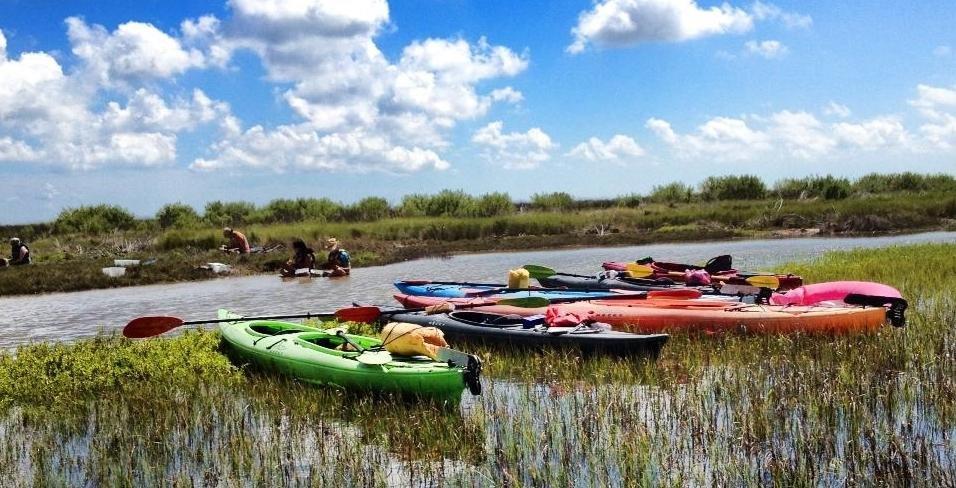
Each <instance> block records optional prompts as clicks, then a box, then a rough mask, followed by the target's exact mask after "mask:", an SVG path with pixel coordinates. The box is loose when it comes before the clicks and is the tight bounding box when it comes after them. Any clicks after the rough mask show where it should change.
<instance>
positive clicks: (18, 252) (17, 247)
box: [7, 237, 31, 266]
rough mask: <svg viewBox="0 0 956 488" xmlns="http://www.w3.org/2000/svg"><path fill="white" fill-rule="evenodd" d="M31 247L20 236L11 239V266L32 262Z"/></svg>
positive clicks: (9, 262)
mask: <svg viewBox="0 0 956 488" xmlns="http://www.w3.org/2000/svg"><path fill="white" fill-rule="evenodd" d="M30 262H31V259H30V248H29V247H27V245H26V243H25V242H22V241H20V239H19V238H16V237H14V238H12V239H10V260H9V261H8V262H7V264H9V265H10V266H17V265H21V264H30Z"/></svg>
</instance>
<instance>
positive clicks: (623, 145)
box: [567, 134, 646, 162]
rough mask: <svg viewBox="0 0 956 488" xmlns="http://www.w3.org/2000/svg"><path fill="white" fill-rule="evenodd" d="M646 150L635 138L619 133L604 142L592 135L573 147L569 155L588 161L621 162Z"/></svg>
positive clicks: (641, 154) (634, 157)
mask: <svg viewBox="0 0 956 488" xmlns="http://www.w3.org/2000/svg"><path fill="white" fill-rule="evenodd" d="M645 153H646V152H645V151H644V148H642V147H641V146H640V145H639V144H638V143H637V142H635V141H634V139H632V138H630V137H628V136H625V135H622V134H617V135H615V136H613V137H611V138H610V139H609V140H608V141H607V142H604V141H602V140H600V139H598V138H597V137H592V138H590V139H588V140H587V141H585V142H582V143H580V144H578V145H577V146H575V147H574V149H571V151H569V152H568V153H567V155H568V156H571V157H576V158H581V159H586V160H588V161H609V162H621V161H626V160H632V159H636V158H639V157H641V156H643V155H644V154H645Z"/></svg>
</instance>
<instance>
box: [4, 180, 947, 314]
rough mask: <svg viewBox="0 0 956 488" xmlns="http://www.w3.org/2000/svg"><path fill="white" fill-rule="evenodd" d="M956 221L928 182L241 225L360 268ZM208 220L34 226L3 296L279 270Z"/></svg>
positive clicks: (252, 233)
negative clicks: (112, 274) (816, 194)
mask: <svg viewBox="0 0 956 488" xmlns="http://www.w3.org/2000/svg"><path fill="white" fill-rule="evenodd" d="M549 205H551V204H549ZM544 208H551V207H550V206H545V207H544ZM477 215H482V213H478V214H477ZM954 219H956V197H954V196H953V195H952V192H933V191H926V192H923V193H887V194H875V195H871V194H861V195H857V196H854V197H852V198H846V199H842V200H821V199H808V200H785V199H767V200H736V201H733V200H732V201H723V200H720V201H698V200H696V199H694V200H692V201H688V202H683V203H660V202H657V203H655V202H646V203H642V204H640V205H638V206H634V205H632V204H627V202H623V203H622V204H621V205H616V206H613V205H612V206H610V207H607V208H590V209H577V210H567V209H566V210H563V211H541V210H532V211H527V212H521V213H515V214H508V215H499V216H491V217H478V216H475V217H451V216H437V217H395V218H382V219H379V220H375V221H369V222H365V221H362V222H329V221H327V220H324V219H317V220H315V219H314V220H309V221H303V222H295V223H272V224H262V223H259V224H250V225H248V226H243V227H242V231H243V232H245V233H246V235H247V236H248V237H249V239H250V240H251V241H252V243H254V244H260V245H272V244H285V245H288V244H289V242H290V241H291V240H292V239H293V238H302V239H305V240H306V241H307V242H309V243H313V244H314V243H317V242H321V241H322V240H324V239H325V238H326V237H328V236H336V237H337V238H339V239H341V240H342V241H343V242H344V243H345V246H346V248H347V249H348V250H349V252H350V253H351V254H352V263H353V266H374V265H380V264H387V263H393V262H398V261H404V260H408V259H416V258H421V257H428V256H441V255H446V254H450V253H455V252H473V251H504V250H523V249H544V248H555V247H561V246H581V245H586V246H613V245H639V244H644V243H661V242H680V241H694V240H697V241H699V240H708V239H709V240H713V239H727V238H733V237H755V236H762V235H768V234H769V233H770V232H771V231H774V230H781V229H791V230H792V229H805V228H814V229H820V231H821V232H823V233H824V234H841V235H842V234H857V235H858V234H872V233H889V232H900V231H907V230H909V231H913V230H922V229H933V228H951V227H952V226H953V225H956V224H954V223H953V222H954ZM206 225H207V226H206V227H189V228H183V229H178V228H169V229H167V230H159V229H158V228H151V227H149V226H148V225H145V224H143V225H141V226H137V227H136V228H135V229H132V230H128V231H123V232H119V231H116V232H110V233H106V234H73V235H59V234H52V233H49V232H48V233H47V234H46V235H38V236H36V238H34V239H31V241H30V245H31V249H32V251H33V255H34V258H35V259H36V262H37V264H36V265H35V266H29V267H25V268H24V267H15V268H5V269H4V268H0V295H15V294H29V293H43V292H51V291H75V290H85V289H92V288H107V287H115V286H130V285H142V284H150V283H163V282H173V281H189V280H200V279H208V278H211V277H213V275H212V274H211V273H208V272H204V271H201V270H197V269H196V266H197V265H201V264H204V263H206V262H224V263H228V264H230V265H232V266H233V269H234V270H235V272H236V273H237V274H250V273H263V272H274V271H275V270H276V269H277V267H278V266H279V265H281V264H282V263H283V262H284V261H285V260H286V259H287V258H288V257H289V256H288V250H287V249H286V250H282V251H279V252H276V253H271V254H265V255H251V256H244V257H237V256H226V255H223V254H222V253H220V252H217V251H213V249H216V248H217V247H218V246H219V245H220V244H221V243H222V236H221V230H220V229H219V228H218V227H215V228H213V227H209V226H208V224H206ZM150 257H156V258H159V261H158V262H157V263H156V265H154V266H151V267H148V268H143V269H142V270H136V271H133V272H131V273H130V274H129V275H128V276H125V277H123V278H119V279H111V278H107V277H106V276H104V275H103V274H102V273H101V272H100V268H102V267H104V266H109V265H110V263H112V260H113V258H132V259H146V258H150Z"/></svg>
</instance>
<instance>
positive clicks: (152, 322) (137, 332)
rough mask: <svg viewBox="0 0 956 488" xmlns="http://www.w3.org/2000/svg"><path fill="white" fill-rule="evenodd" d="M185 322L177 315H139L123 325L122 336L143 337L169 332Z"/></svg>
mask: <svg viewBox="0 0 956 488" xmlns="http://www.w3.org/2000/svg"><path fill="white" fill-rule="evenodd" d="M184 323H185V322H184V321H183V319H181V318H179V317H166V316H158V317H139V318H135V319H133V320H131V321H130V322H129V323H128V324H126V327H123V336H124V337H128V338H130V339H143V338H146V337H153V336H158V335H160V334H163V333H165V332H169V331H171V330H173V329H175V328H176V327H179V326H180V325H183V324H184Z"/></svg>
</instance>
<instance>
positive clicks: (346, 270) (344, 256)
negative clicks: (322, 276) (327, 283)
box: [322, 237, 352, 276]
mask: <svg viewBox="0 0 956 488" xmlns="http://www.w3.org/2000/svg"><path fill="white" fill-rule="evenodd" d="M325 248H326V249H328V251H329V257H328V259H327V260H326V261H325V264H323V265H322V269H325V270H327V271H328V272H329V276H348V275H349V274H350V273H351V272H352V260H351V258H350V257H349V253H348V251H346V250H345V249H342V247H341V246H339V241H338V240H337V239H336V238H334V237H329V239H328V240H327V241H325Z"/></svg>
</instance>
